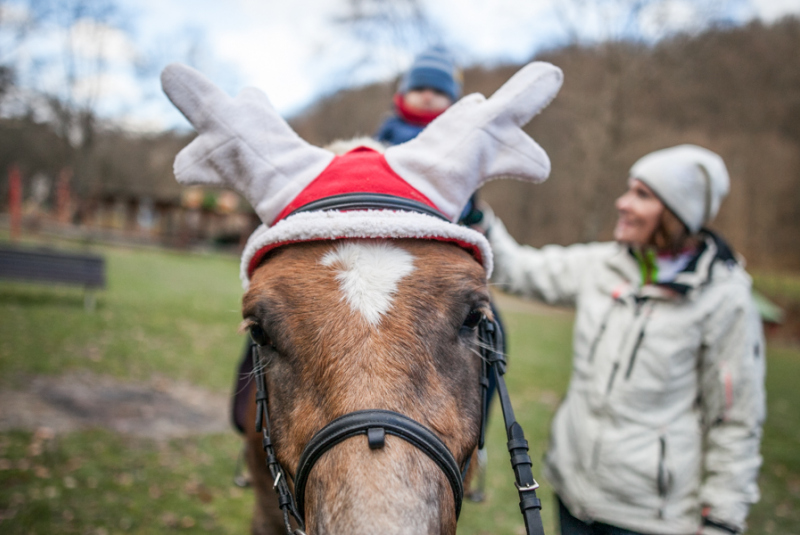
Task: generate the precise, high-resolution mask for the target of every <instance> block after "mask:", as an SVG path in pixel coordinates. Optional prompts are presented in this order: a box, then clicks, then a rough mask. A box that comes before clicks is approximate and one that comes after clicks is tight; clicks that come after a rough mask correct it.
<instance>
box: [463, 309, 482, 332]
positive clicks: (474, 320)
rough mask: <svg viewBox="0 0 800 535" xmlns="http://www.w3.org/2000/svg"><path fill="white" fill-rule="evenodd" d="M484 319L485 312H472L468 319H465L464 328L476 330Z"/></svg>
mask: <svg viewBox="0 0 800 535" xmlns="http://www.w3.org/2000/svg"><path fill="white" fill-rule="evenodd" d="M483 318H484V315H483V312H481V311H480V310H474V309H473V310H470V311H469V314H467V317H466V318H465V319H464V323H463V325H462V327H463V328H465V329H474V328H475V327H477V326H478V323H480V322H481V320H482V319H483Z"/></svg>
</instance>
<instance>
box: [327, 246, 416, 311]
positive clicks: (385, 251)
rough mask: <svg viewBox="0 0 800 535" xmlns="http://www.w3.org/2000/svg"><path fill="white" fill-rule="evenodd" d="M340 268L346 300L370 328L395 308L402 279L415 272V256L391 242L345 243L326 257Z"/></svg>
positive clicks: (338, 273)
mask: <svg viewBox="0 0 800 535" xmlns="http://www.w3.org/2000/svg"><path fill="white" fill-rule="evenodd" d="M320 263H321V264H322V265H323V266H327V267H332V268H334V269H336V271H337V273H336V280H338V281H339V289H340V290H341V291H342V294H344V295H343V297H342V298H343V299H344V300H345V301H347V303H348V304H349V305H350V308H351V309H353V310H355V311H358V312H360V313H361V315H362V316H363V317H364V319H365V320H367V322H368V323H369V324H370V325H377V324H378V323H379V322H380V320H381V316H383V315H384V314H385V313H386V312H387V311H388V310H389V309H390V308H391V307H392V301H393V299H394V295H395V294H396V293H397V284H398V283H399V282H400V279H402V278H403V277H405V276H406V275H408V274H409V273H411V272H412V271H414V256H413V255H411V254H410V253H409V252H408V251H406V250H405V249H401V248H400V247H397V246H395V245H392V244H391V243H389V242H385V241H379V242H373V241H369V242H361V241H345V242H342V243H340V244H338V245H337V246H336V247H335V248H334V249H333V250H331V251H329V252H328V253H327V254H325V256H324V257H322V260H321V261H320Z"/></svg>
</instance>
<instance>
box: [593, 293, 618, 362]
mask: <svg viewBox="0 0 800 535" xmlns="http://www.w3.org/2000/svg"><path fill="white" fill-rule="evenodd" d="M615 304H616V300H615V301H613V302H612V303H611V306H610V307H608V310H607V311H606V313H605V315H604V316H603V323H601V324H600V329H599V330H598V331H597V336H595V337H594V340H593V341H592V347H591V348H590V349H589V362H593V361H594V355H595V353H596V352H597V346H598V345H599V344H600V339H601V338H603V333H605V332H606V326H607V325H608V318H610V317H611V312H612V311H613V310H614V305H615Z"/></svg>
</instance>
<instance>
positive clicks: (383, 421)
mask: <svg viewBox="0 0 800 535" xmlns="http://www.w3.org/2000/svg"><path fill="white" fill-rule="evenodd" d="M162 84H163V87H164V90H165V92H166V93H167V95H168V96H169V97H170V99H171V100H172V101H173V103H175V105H176V106H177V107H178V108H179V109H180V110H181V111H182V112H183V113H184V115H185V116H186V117H187V118H188V119H189V120H190V122H192V124H193V125H194V126H195V128H196V129H197V130H198V132H199V136H198V137H197V138H196V139H195V140H194V141H193V142H192V143H191V144H190V145H189V146H187V147H186V148H185V149H184V150H183V151H182V152H181V153H180V154H179V155H178V157H177V158H176V162H175V174H176V177H177V178H178V180H179V181H181V182H184V183H205V184H220V185H226V186H229V187H233V188H234V189H236V190H238V191H239V192H241V193H242V194H243V195H244V196H245V197H246V198H247V199H248V200H249V201H250V203H251V204H252V205H253V207H254V208H255V210H256V212H257V213H258V215H259V217H260V218H261V220H262V221H263V222H264V225H263V226H262V227H259V229H257V230H256V232H254V234H253V235H252V236H251V238H250V240H249V242H248V244H247V246H246V248H245V251H244V254H243V258H242V281H243V285H244V287H245V290H246V293H245V295H244V298H243V307H242V315H243V318H244V322H243V324H242V326H243V329H246V330H249V331H250V333H251V336H252V338H253V340H254V341H255V342H256V344H257V348H256V350H255V354H254V366H255V374H256V379H257V380H260V381H261V383H260V384H259V387H258V390H257V392H254V393H253V396H254V398H256V399H257V400H258V404H257V403H256V400H254V401H253V404H252V414H251V418H252V419H253V420H256V421H257V422H258V426H259V427H263V428H264V430H263V431H259V432H256V430H255V429H253V430H251V431H250V432H249V433H248V448H247V457H248V465H249V467H250V470H251V472H252V473H253V477H254V480H255V487H256V495H257V503H256V510H255V517H254V521H253V531H254V533H280V532H281V531H286V529H289V522H288V519H281V518H280V515H276V512H278V506H279V505H283V507H284V510H285V511H287V512H295V513H296V514H297V516H298V522H296V524H295V525H297V524H301V525H302V523H303V521H304V528H305V531H306V532H307V533H309V534H317V533H319V534H322V533H354V534H360V533H364V534H366V533H375V532H382V533H396V534H401V533H409V534H411V533H431V534H433V533H437V534H438V533H442V534H444V533H447V534H453V533H455V531H456V520H457V517H458V512H459V510H460V506H461V503H460V501H461V495H460V492H462V490H461V487H460V485H461V481H460V472H461V471H462V470H463V469H464V467H465V465H466V463H467V460H468V459H469V457H470V454H471V453H472V451H473V450H474V449H475V447H476V445H477V443H478V440H479V436H480V431H481V416H482V401H481V389H482V387H481V374H482V370H483V369H484V368H483V363H482V360H481V352H480V351H479V345H480V341H479V333H478V330H479V325H480V323H481V322H482V321H484V320H485V318H487V317H489V318H491V309H490V307H489V290H488V284H487V279H488V276H489V274H490V272H491V266H492V257H491V250H490V248H489V246H488V243H487V242H486V240H485V238H484V237H483V236H482V235H481V234H480V233H478V232H476V231H474V230H471V229H468V228H465V227H461V226H458V225H456V224H455V223H454V221H455V220H456V219H457V218H458V215H459V213H460V211H461V209H462V208H463V206H464V205H465V204H466V202H467V200H468V199H469V197H470V195H471V194H472V193H473V192H474V191H475V190H476V189H477V188H478V187H480V185H481V184H483V183H484V182H486V181H487V180H490V179H493V178H499V177H512V178H518V179H522V180H528V181H532V182H540V181H542V180H544V179H545V178H546V177H547V175H548V173H549V160H548V159H547V155H546V154H545V152H544V151H543V150H542V149H541V148H540V147H539V146H538V145H537V144H536V143H535V142H534V141H533V140H532V139H531V138H530V137H528V136H527V135H526V134H525V133H524V132H523V131H522V130H521V126H522V125H524V124H525V123H527V122H528V121H529V120H530V119H531V118H532V116H533V115H535V114H536V113H538V111H539V110H541V109H542V108H543V107H544V106H546V105H547V103H549V101H550V100H551V99H552V98H553V97H554V96H555V93H556V92H557V91H558V88H559V87H560V84H561V72H560V71H559V70H558V69H557V68H555V67H553V66H551V65H549V64H543V63H532V64H530V65H528V66H527V67H525V68H524V69H523V70H522V71H520V72H519V73H518V74H517V75H515V76H514V77H513V78H512V79H511V80H509V81H508V82H507V83H506V84H505V85H504V86H503V87H502V88H501V89H500V90H498V91H497V92H496V93H495V94H494V95H493V96H492V97H491V98H489V99H485V98H484V97H483V96H481V95H470V96H468V97H465V98H464V99H462V100H461V101H459V102H458V103H457V104H456V105H454V106H453V107H451V108H450V109H449V110H447V111H446V112H445V113H444V114H442V116H440V117H439V118H437V119H436V120H435V121H434V122H433V123H432V124H431V125H430V126H429V127H428V128H426V130H425V131H423V132H422V133H421V134H420V135H419V136H418V137H417V138H416V139H414V140H412V141H410V142H408V143H405V144H403V145H399V146H396V147H392V148H389V149H387V150H386V151H385V152H384V153H382V152H379V151H374V150H371V149H368V148H357V149H355V150H353V151H350V152H346V153H344V154H338V155H337V154H333V153H332V152H330V151H328V150H325V149H320V148H317V147H313V146H311V145H309V144H307V143H305V142H304V141H303V140H301V139H300V138H299V137H298V136H297V135H296V134H295V133H294V132H293V131H292V130H291V128H290V127H289V126H288V125H287V124H286V123H285V122H284V121H283V119H281V118H280V117H279V116H278V114H277V113H276V112H275V110H274V109H273V108H272V106H271V104H270V103H269V100H268V99H267V98H266V96H265V95H263V93H261V92H259V91H257V90H254V89H247V90H245V91H243V92H242V93H241V94H240V95H239V96H237V97H236V98H230V97H228V96H227V95H225V94H224V93H222V92H221V91H220V90H219V89H217V88H216V87H215V86H214V85H213V84H212V83H211V82H209V81H208V80H207V79H205V78H204V77H203V76H202V75H200V74H199V73H197V72H196V71H194V70H192V69H190V68H188V67H185V66H181V65H171V66H169V67H167V69H165V71H164V73H163V74H162ZM257 411H258V412H257ZM265 449H266V451H267V454H266V457H267V459H266V461H267V463H271V466H270V468H269V470H268V469H267V466H266V465H265ZM272 455H274V458H273V457H271V456H272ZM281 479H283V481H281ZM271 486H275V487H276V488H278V490H279V491H280V488H284V487H282V486H285V488H286V489H288V490H286V491H285V492H283V493H282V494H280V493H279V494H278V495H276V494H274V493H273V492H272V491H271V489H269V487H271ZM292 487H294V488H292ZM292 491H294V498H292ZM279 502H280V503H279ZM288 502H291V503H288ZM287 518H288V517H287ZM284 520H285V521H284ZM284 524H285V525H286V526H287V528H286V529H284V528H283V525H284Z"/></svg>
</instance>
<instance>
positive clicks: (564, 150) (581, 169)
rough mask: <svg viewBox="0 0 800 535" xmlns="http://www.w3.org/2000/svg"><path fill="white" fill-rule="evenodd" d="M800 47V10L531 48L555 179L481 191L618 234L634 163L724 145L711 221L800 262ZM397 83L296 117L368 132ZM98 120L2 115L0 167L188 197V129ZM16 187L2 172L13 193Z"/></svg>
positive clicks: (481, 76) (331, 131) (105, 189)
mask: <svg viewBox="0 0 800 535" xmlns="http://www.w3.org/2000/svg"><path fill="white" fill-rule="evenodd" d="M798 50H800V20H797V19H784V20H783V21H780V22H778V23H776V24H774V25H769V26H766V25H763V24H761V23H753V24H750V25H748V26H745V27H739V28H730V29H717V30H712V31H709V32H706V33H703V34H700V35H696V36H678V37H675V38H672V39H670V40H667V41H662V42H660V43H659V44H658V45H656V46H654V47H653V46H646V45H643V44H632V43H626V42H615V43H606V44H603V45H599V46H596V47H580V46H573V47H567V48H562V49H558V50H552V51H549V52H547V53H543V54H541V55H540V56H538V57H536V58H532V59H540V60H546V61H550V62H552V63H554V64H556V65H558V66H560V67H561V68H562V69H563V70H564V73H565V82H564V87H563V89H562V90H561V93H560V94H559V96H558V98H556V100H555V101H554V102H553V103H552V104H551V105H550V107H549V108H547V109H546V110H545V111H544V112H543V113H542V114H541V115H540V116H538V117H536V118H534V120H533V121H532V122H531V124H530V125H529V126H528V127H527V130H528V132H529V133H530V134H531V135H532V136H533V137H534V138H535V139H536V140H537V141H538V142H539V143H540V144H541V145H542V146H543V147H544V148H545V149H546V150H547V152H548V153H549V155H550V157H551V159H552V164H553V172H552V175H551V179H550V180H549V181H548V182H546V183H545V184H543V185H540V186H533V185H530V184H523V183H516V182H511V181H499V182H496V183H492V184H489V185H487V186H486V187H485V188H484V189H483V192H482V195H483V198H484V199H486V200H487V201H489V202H490V203H491V204H492V205H493V206H494V207H495V210H496V211H497V212H498V213H500V214H502V216H503V219H504V221H505V222H506V224H507V226H508V227H509V229H510V230H511V231H512V232H513V234H514V235H515V236H516V237H517V238H518V239H520V240H521V241H524V242H527V243H530V244H533V245H542V244H545V243H562V244H568V243H573V242H576V241H590V240H597V239H600V240H603V239H609V238H610V233H611V228H612V226H613V223H614V220H615V210H614V208H613V201H614V199H615V198H616V196H617V195H619V194H620V193H621V191H622V190H623V188H624V187H625V179H626V177H627V170H628V169H629V168H630V166H631V164H632V163H633V162H634V161H635V160H636V159H637V158H638V157H639V156H642V155H644V154H645V153H647V152H649V151H651V150H654V149H658V148H662V147H666V146H670V145H675V144H679V143H687V142H688V143H697V144H699V145H703V146H706V147H708V148H710V149H712V150H714V151H716V152H718V153H720V154H721V155H722V156H723V158H724V159H725V161H726V162H727V164H728V167H729V169H730V172H731V178H732V192H731V194H730V196H729V198H728V199H727V201H726V202H725V204H724V205H723V209H722V212H721V214H720V216H719V217H718V219H717V221H716V222H715V223H714V225H713V226H714V227H715V228H717V229H718V230H721V231H722V232H723V233H724V235H725V236H727V237H728V238H729V240H730V241H731V243H732V245H733V246H734V247H735V248H736V249H737V250H739V251H740V252H741V253H742V254H744V255H745V257H746V258H747V260H748V262H749V265H750V266H757V267H761V268H771V269H783V270H790V269H800V247H798V246H797V244H796V240H797V239H798V237H800V54H798V52H797V51H798ZM519 67H520V66H519V65H505V66H494V67H475V68H470V69H467V70H466V71H465V73H464V78H465V93H470V92H476V91H478V92H481V93H484V94H485V95H490V94H491V93H492V92H493V91H494V90H495V89H497V88H498V87H499V86H500V85H501V84H502V83H503V82H504V81H505V80H507V79H508V78H509V77H510V76H511V75H512V74H513V73H514V72H515V71H516V70H517V69H518V68H519ZM395 87H396V81H395V82H392V83H384V84H375V85H370V86H365V87H360V88H356V89H351V90H346V91H341V92H339V93H336V94H334V95H331V96H330V97H328V98H325V99H322V100H321V101H319V102H317V103H316V104H315V105H313V106H312V107H310V108H309V109H307V110H305V111H304V112H303V113H301V114H299V115H298V116H296V117H294V118H292V119H291V121H290V122H291V123H292V125H293V126H294V127H295V128H296V130H297V131H298V133H299V134H300V135H301V136H302V137H304V138H305V139H307V140H308V141H310V142H312V143H316V144H324V143H327V142H329V141H332V140H334V139H337V138H346V137H352V136H354V135H358V134H361V135H364V134H366V135H369V134H371V133H373V132H374V131H375V130H376V128H377V126H378V125H379V124H380V122H381V121H382V120H383V119H384V118H385V117H386V115H387V113H389V110H390V103H391V97H392V94H393V92H394V89H395ZM94 120H95V119H94V118H93V117H90V116H87V117H86V121H84V122H86V123H87V125H88V126H91V128H88V127H87V128H84V129H83V130H84V131H85V132H88V133H90V134H91V135H83V136H82V137H81V138H80V140H79V142H78V143H76V141H75V140H74V139H72V138H71V137H70V135H71V134H70V131H69V130H68V129H66V128H59V127H57V126H55V124H48V123H43V122H41V121H37V120H35V119H34V118H33V117H30V116H25V117H16V118H4V119H0V169H3V170H6V169H8V166H10V165H11V164H18V165H19V166H20V167H21V169H22V171H23V175H24V176H27V177H30V176H32V175H34V174H36V173H40V172H44V173H46V174H48V175H49V176H51V177H52V176H56V175H57V173H58V172H59V170H60V169H62V168H63V167H64V166H70V167H72V169H73V171H74V178H73V181H72V187H73V191H74V193H75V194H76V196H77V197H78V200H79V201H80V202H81V203H85V204H86V203H89V204H90V203H92V202H95V200H96V199H97V198H98V197H102V196H104V195H105V196H108V195H110V194H112V195H113V194H114V192H115V191H125V192H132V193H134V194H136V195H140V196H149V197H152V198H154V199H156V200H158V199H162V198H163V199H168V198H169V199H175V198H178V197H179V195H180V189H179V187H178V186H177V185H176V184H175V182H174V181H173V180H172V178H171V174H172V173H171V162H172V158H173V157H174V154H175V153H176V152H177V151H178V150H179V149H180V147H182V146H184V145H185V144H186V143H187V141H188V139H187V138H186V137H184V136H181V135H178V134H175V133H170V132H167V133H163V134H159V135H155V136H153V135H151V136H137V135H133V134H128V133H124V132H120V131H116V130H113V129H109V128H108V127H107V126H105V125H102V124H100V123H99V122H92V121H94ZM73 137H74V136H73ZM6 191H7V177H6V173H5V172H3V173H0V195H2V196H3V198H5V195H6ZM26 195H27V193H26ZM5 209H6V207H5V206H3V208H2V211H5ZM80 213H81V210H80V209H79V210H78V217H77V220H78V222H79V220H80Z"/></svg>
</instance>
